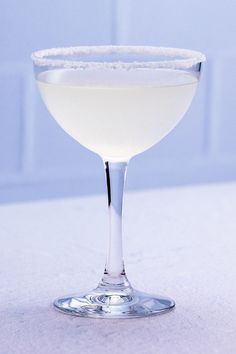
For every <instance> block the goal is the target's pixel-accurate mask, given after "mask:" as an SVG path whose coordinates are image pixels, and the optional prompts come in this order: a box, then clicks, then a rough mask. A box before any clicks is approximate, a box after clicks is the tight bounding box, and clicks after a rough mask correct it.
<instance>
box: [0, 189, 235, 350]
mask: <svg viewBox="0 0 236 354" xmlns="http://www.w3.org/2000/svg"><path fill="white" fill-rule="evenodd" d="M107 228H108V226H107V211H106V198H105V196H104V195H100V196H92V197H81V198H70V199H63V200H51V201H40V202H28V203H18V204H8V205H2V206H0V242H1V247H0V279H1V280H0V301H1V306H0V312H1V316H0V353H1V354H21V353H22V354H28V353H30V354H32V353H36V354H41V353H42V354H48V353H50V354H54V353H58V354H62V353H63V354H64V353H65V354H74V353H76V354H77V353H83V354H87V353H89V354H90V353H105V354H106V353H113V354H116V353H124V354H130V353H132V352H133V353H137V354H143V353H145V354H157V353H158V354H167V353H168V354H173V353H176V354H177V353H178V354H185V353H186V354H187V353H189V354H190V353H191V354H198V353H199V354H200V353H201V354H205V353H206V354H212V353H218V354H219V353H220V354H221V353H222V354H231V353H232V354H233V353H236V183H228V184H215V185H203V186H191V187H178V188H169V189H158V190H148V191H138V192H129V193H126V195H125V207H124V227H123V228H124V236H123V239H124V255H125V264H126V271H127V275H128V277H129V280H130V281H131V283H132V285H133V286H134V287H136V288H138V289H139V290H143V291H146V292H151V293H157V294H160V295H167V296H170V297H171V298H173V299H174V300H175V301H176V308H175V310H174V311H171V312H169V313H166V314H163V315H158V316H153V317H149V318H143V319H130V320H129V319H124V320H112V319H107V320H106V319H91V318H80V317H72V316H68V315H64V314H61V313H59V312H57V311H56V310H54V308H53V307H52V301H53V300H54V299H55V298H57V297H59V296H63V295H68V294H74V293H80V292H81V291H84V290H89V289H91V288H93V287H95V285H96V284H97V283H98V281H99V280H100V278H101V276H102V272H103V267H104V262H105V254H106V246H107Z"/></svg>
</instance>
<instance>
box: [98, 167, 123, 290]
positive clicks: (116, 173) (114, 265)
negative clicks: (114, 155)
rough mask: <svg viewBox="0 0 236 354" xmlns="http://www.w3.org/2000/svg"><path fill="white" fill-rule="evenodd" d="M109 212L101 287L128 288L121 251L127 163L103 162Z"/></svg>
mask: <svg viewBox="0 0 236 354" xmlns="http://www.w3.org/2000/svg"><path fill="white" fill-rule="evenodd" d="M104 164H105V175H106V183H107V196H108V212H109V247H108V253H107V259H106V265H105V271H104V277H103V279H102V282H101V283H100V286H101V285H108V284H109V285H113V286H119V287H120V286H125V287H127V286H130V284H129V283H128V280H127V278H126V275H125V268H124V261H123V249H122V204H123V193H124V183H125V176H126V170H127V162H108V161H105V162H104Z"/></svg>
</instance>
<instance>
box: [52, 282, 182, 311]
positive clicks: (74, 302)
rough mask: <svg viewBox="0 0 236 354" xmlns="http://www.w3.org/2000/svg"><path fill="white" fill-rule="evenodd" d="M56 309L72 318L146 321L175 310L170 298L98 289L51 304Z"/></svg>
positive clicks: (136, 292)
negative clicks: (137, 319) (143, 319)
mask: <svg viewBox="0 0 236 354" xmlns="http://www.w3.org/2000/svg"><path fill="white" fill-rule="evenodd" d="M54 306H55V307H56V309H58V310H60V311H62V312H64V313H67V314H70V315H74V316H83V317H95V318H132V317H146V316H151V315H156V314H160V313H163V312H167V311H169V310H171V309H173V307H174V306H175V302H174V301H173V300H171V299H169V298H166V297H162V296H156V295H150V294H146V293H143V292H140V291H137V290H134V289H133V288H130V287H129V288H126V289H124V290H122V291H114V289H112V290H111V291H109V290H106V291H104V289H100V288H99V287H98V288H97V289H95V290H93V291H91V292H89V293H86V294H80V295H78V296H77V295H75V296H68V297H64V298H61V299H57V300H56V301H55V302H54Z"/></svg>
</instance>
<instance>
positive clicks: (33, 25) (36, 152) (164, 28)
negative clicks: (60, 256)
mask: <svg viewBox="0 0 236 354" xmlns="http://www.w3.org/2000/svg"><path fill="white" fill-rule="evenodd" d="M235 11H236V2H234V1H233V0H231V1H229V0H227V1H224V2H222V1H218V2H215V1H208V2H206V1H205V0H199V1H197V2H192V1H191V2H190V1H187V0H180V1H178V2H176V1H174V0H165V1H162V2H161V1H155V0H146V1H143V0H142V1H141V0H136V1H134V0H116V1H115V0H100V1H99V0H87V1H82V0H71V1H67V2H64V1H55V0H51V1H50V2H49V1H46V0H41V1H37V2H36V1H30V0H22V1H21V2H18V1H17V0H0V202H5V201H7V202H8V201H9V202H10V201H17V200H27V199H38V198H50V197H57V196H67V195H83V194H88V193H97V192H101V191H104V190H105V186H104V181H103V179H104V177H103V168H102V162H101V160H100V158H99V157H97V156H96V155H95V154H93V153H91V152H89V151H88V150H86V149H85V148H83V147H81V146H80V145H79V144H78V143H76V142H75V141H74V140H73V139H71V138H70V137H69V136H67V135H66V133H64V131H63V130H62V129H61V128H59V127H58V125H57V123H56V122H55V121H54V120H53V119H52V118H51V117H50V115H49V113H48V112H47V110H46V108H45V107H44V105H43V103H42V101H41V99H40V97H39V95H38V92H37V89H36V87H35V83H34V79H33V72H32V64H31V61H30V54H31V52H32V51H34V50H36V49H41V48H49V47H55V46H66V45H90V44H93V45H97V44H140V45H141V44H146V45H161V46H172V47H183V48H190V49H196V50H201V51H203V52H204V53H206V55H207V57H208V61H207V63H206V64H205V65H204V68H203V72H202V81H201V84H200V87H199V90H198V94H197V96H196V98H195V100H194V102H193V104H192V106H191V108H190V110H189V112H188V113H187V114H186V116H185V118H184V119H183V121H182V122H181V123H180V124H179V126H178V127H177V128H176V129H175V130H174V131H173V132H172V133H171V134H169V135H168V136H167V137H166V138H165V139H164V140H163V141H162V142H161V143H160V144H158V145H157V146H155V147H153V148H151V149H150V150H148V151H147V152H145V153H144V154H141V155H140V156H137V157H136V158H134V159H133V160H132V161H131V163H130V168H129V173H128V179H127V188H150V187H158V186H163V185H177V184H192V183H208V182H215V181H225V180H231V179H236V138H235V136H236V120H235V112H236V99H235V89H234V82H235V81H236V67H235V61H236V60H235V58H236V42H235V38H234V37H235V33H236V22H235V18H234V17H235V16H234V14H235Z"/></svg>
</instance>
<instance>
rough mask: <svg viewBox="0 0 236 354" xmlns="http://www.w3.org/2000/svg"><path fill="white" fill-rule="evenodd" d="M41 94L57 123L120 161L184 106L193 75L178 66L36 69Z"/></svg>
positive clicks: (160, 133)
mask: <svg viewBox="0 0 236 354" xmlns="http://www.w3.org/2000/svg"><path fill="white" fill-rule="evenodd" d="M37 82H38V87H39V90H40V93H41V96H42V98H43V100H44V102H45V104H46V106H47V108H48V110H49V112H50V113H51V114H52V116H53V117H54V118H55V119H56V121H57V122H58V123H59V125H60V126H61V127H62V128H63V129H64V130H65V131H66V132H67V133H68V134H69V135H71V136H72V137H73V138H74V139H76V140H77V141H78V142H79V143H80V144H82V145H84V146H85V147H87V148H88V149H90V150H92V151H94V152H96V153H98V154H99V155H100V156H102V157H103V158H104V159H108V160H110V161H124V160H128V159H130V158H131V157H132V156H134V155H137V154H139V153H141V152H143V151H145V150H147V149H148V148H150V147H151V146H152V145H154V144H156V143H157V142H158V141H160V140H161V139H162V138H163V137H164V136H165V135H167V134H168V133H169V132H170V131H171V130H172V129H173V128H174V127H175V126H176V124H177V123H178V122H179V121H180V120H181V118H182V117H183V115H184V114H185V112H186V110H187V109H188V107H189V105H190V103H191V101H192V99H193V97H194V94H195V91H196V88H197V83H198V79H197V78H196V77H195V76H194V75H193V74H191V73H188V72H183V71H178V70H166V69H165V70H164V69H155V70H151V69H148V70H145V69H143V70H130V71H124V70H120V71H119V70H107V71H105V70H73V69H60V70H50V71H45V72H42V73H40V74H39V75H38V78H37Z"/></svg>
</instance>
